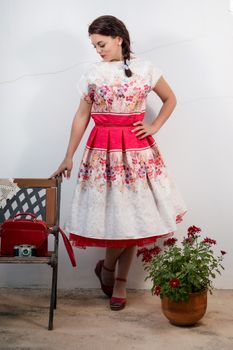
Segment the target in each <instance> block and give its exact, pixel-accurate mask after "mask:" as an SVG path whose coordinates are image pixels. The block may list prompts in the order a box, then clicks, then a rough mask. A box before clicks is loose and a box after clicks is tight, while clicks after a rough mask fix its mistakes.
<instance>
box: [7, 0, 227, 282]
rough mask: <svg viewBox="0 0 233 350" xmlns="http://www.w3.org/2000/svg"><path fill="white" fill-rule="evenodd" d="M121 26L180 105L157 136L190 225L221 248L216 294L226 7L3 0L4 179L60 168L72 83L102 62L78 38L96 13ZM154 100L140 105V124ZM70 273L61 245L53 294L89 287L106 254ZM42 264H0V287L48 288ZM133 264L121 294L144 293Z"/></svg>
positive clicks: (81, 253)
mask: <svg viewBox="0 0 233 350" xmlns="http://www.w3.org/2000/svg"><path fill="white" fill-rule="evenodd" d="M103 14H112V15H115V16H116V17H119V18H120V19H122V20H123V21H124V22H125V24H126V25H127V27H128V29H129V32H130V35H131V40H132V48H133V51H134V53H135V54H137V55H138V56H139V57H141V58H146V59H151V60H152V61H153V62H154V63H155V64H156V65H158V67H160V68H161V69H162V70H163V73H164V77H165V79H166V80H167V81H168V83H169V84H170V85H171V87H172V88H173V90H174V92H175V94H176V96H177V101H178V104H177V106H176V109H175V110H174V112H173V113H172V115H171V117H170V119H169V120H168V121H167V123H166V124H165V125H164V126H163V128H162V129H161V130H160V132H159V133H158V134H156V140H157V142H158V145H159V147H160V150H161V152H162V154H163V156H164V158H165V160H166V163H167V166H168V168H169V169H170V173H171V174H172V176H173V178H174V179H175V181H176V182H177V185H178V187H179V188H180V191H181V193H182V195H183V197H184V198H185V200H186V203H187V207H188V210H189V211H188V214H187V215H186V216H185V220H184V222H183V223H182V224H180V225H179V230H178V232H177V233H178V236H180V237H182V236H183V234H184V231H185V230H186V228H187V227H188V226H190V225H196V226H200V227H201V228H202V229H203V231H204V233H203V234H204V235H205V236H210V237H212V238H214V239H216V240H217V242H218V248H219V249H224V250H226V251H227V252H228V255H226V259H225V262H224V265H225V268H226V269H225V272H224V273H223V275H222V276H221V277H219V278H218V279H217V280H216V283H215V286H216V287H218V288H233V279H232V277H231V276H232V268H233V257H232V242H233V235H232V233H233V232H232V198H233V186H232V178H233V165H232V159H233V158H232V156H233V154H232V153H233V145H232V143H233V141H232V132H233V130H232V129H233V128H232V126H233V121H232V120H233V119H232V117H233V115H232V114H233V92H232V91H233V64H232V57H233V40H232V34H233V14H231V13H229V12H228V1H227V0H224V1H223V0H221V1H218V0H195V1H187V0H176V1H173V0H166V1H164V0H147V1H146V2H142V1H141V0H128V1H113V0H110V1H105V0H97V1H90V0H87V1H85V2H83V1H77V0H76V1H75V0H48V1H47V0H46V1H45V0H42V1H35V0H17V1H16V0H0V33H1V39H0V40H1V41H0V42H1V53H0V59H1V64H0V102H1V103H0V108H1V112H0V113H1V138H0V149H1V153H0V160H1V163H0V164H1V172H0V177H1V178H9V177H48V176H49V175H51V174H52V172H54V171H55V170H56V169H57V167H58V165H59V164H60V162H61V161H62V159H63V157H64V155H65V151H66V147H67V144H68V138H69V133H70V127H71V122H72V119H73V116H74V114H75V112H76V109H77V107H78V104H79V96H78V93H77V90H76V83H77V81H78V79H79V77H80V75H81V73H82V72H83V71H84V70H85V67H86V65H87V64H88V63H90V62H94V61H96V60H99V56H98V55H97V54H96V51H95V50H94V49H93V48H92V45H91V43H90V40H89V38H88V34H87V28H88V25H89V24H90V23H91V22H92V20H93V19H95V18H96V17H97V16H100V15H103ZM160 107H161V101H160V100H159V98H158V97H157V96H155V94H150V96H149V99H148V111H147V117H148V118H150V117H152V118H153V117H155V116H156V114H157V113H158V111H159V108H160ZM93 125H94V123H93V122H92V121H91V122H90V124H89V126H88V129H87V130H86V132H85V134H84V136H83V139H82V142H81V144H80V146H79V148H78V150H77V152H76V155H75V158H74V160H75V164H74V169H73V173H72V179H70V180H69V181H67V180H66V179H65V180H64V182H63V184H62V212H61V221H62V222H63V221H64V218H65V217H66V215H67V213H68V207H69V203H70V201H71V196H72V193H73V190H74V188H75V184H76V175H77V172H78V167H79V162H80V159H81V155H82V152H83V149H84V146H85V142H86V140H87V137H88V134H89V132H90V130H91V129H92V127H93ZM75 254H76V257H77V261H78V269H77V270H75V269H73V268H72V267H71V265H70V263H69V260H68V258H67V255H66V252H65V249H64V246H63V243H62V240H61V244H60V260H59V287H62V288H71V287H98V286H99V283H98V280H97V279H96V277H95V275H94V273H93V268H94V265H95V263H96V261H97V259H99V258H100V257H103V256H104V250H103V248H87V249H86V250H81V249H76V250H75ZM50 270H51V269H50V267H47V266H45V265H43V266H39V265H38V266H21V265H11V266H10V265H0V286H12V287H20V286H35V287H36V286H48V285H50V280H51V271H50ZM144 277H145V274H144V271H143V268H142V266H141V263H140V261H139V260H137V258H136V257H135V261H134V264H133V266H132V269H131V271H130V275H129V284H128V286H129V287H132V288H149V287H150V283H149V282H147V283H145V282H144Z"/></svg>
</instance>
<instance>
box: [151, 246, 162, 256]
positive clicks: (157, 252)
mask: <svg viewBox="0 0 233 350" xmlns="http://www.w3.org/2000/svg"><path fill="white" fill-rule="evenodd" d="M160 252H161V249H160V248H159V247H158V246H155V247H154V248H151V249H150V253H151V254H152V255H157V254H159V253H160Z"/></svg>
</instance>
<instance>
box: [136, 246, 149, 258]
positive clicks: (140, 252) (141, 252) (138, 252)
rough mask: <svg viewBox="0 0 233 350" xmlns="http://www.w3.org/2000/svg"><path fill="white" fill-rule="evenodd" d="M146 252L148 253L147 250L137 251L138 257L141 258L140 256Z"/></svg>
mask: <svg viewBox="0 0 233 350" xmlns="http://www.w3.org/2000/svg"><path fill="white" fill-rule="evenodd" d="M146 251H148V249H147V248H141V249H138V251H137V256H139V255H141V254H144V253H145V252H146Z"/></svg>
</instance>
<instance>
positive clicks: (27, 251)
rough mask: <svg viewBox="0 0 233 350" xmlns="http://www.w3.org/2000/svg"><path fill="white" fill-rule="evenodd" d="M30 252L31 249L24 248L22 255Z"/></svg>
mask: <svg viewBox="0 0 233 350" xmlns="http://www.w3.org/2000/svg"><path fill="white" fill-rule="evenodd" d="M29 254H30V250H29V249H28V248H24V249H23V250H22V255H24V256H25V255H29Z"/></svg>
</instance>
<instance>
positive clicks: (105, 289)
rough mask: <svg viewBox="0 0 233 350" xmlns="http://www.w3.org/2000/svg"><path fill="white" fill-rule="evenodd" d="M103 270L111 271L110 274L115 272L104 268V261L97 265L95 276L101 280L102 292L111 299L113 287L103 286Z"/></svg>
mask: <svg viewBox="0 0 233 350" xmlns="http://www.w3.org/2000/svg"><path fill="white" fill-rule="evenodd" d="M102 268H103V269H105V270H107V271H110V272H114V271H115V270H110V269H108V268H107V267H106V266H104V260H99V261H98V263H97V264H96V267H95V274H96V276H97V277H98V278H99V280H100V285H101V289H102V291H103V292H104V293H105V294H106V295H107V296H108V297H111V296H112V293H113V286H107V285H106V284H103V281H102V278H101V271H102Z"/></svg>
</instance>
